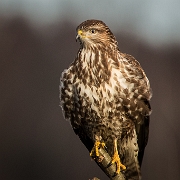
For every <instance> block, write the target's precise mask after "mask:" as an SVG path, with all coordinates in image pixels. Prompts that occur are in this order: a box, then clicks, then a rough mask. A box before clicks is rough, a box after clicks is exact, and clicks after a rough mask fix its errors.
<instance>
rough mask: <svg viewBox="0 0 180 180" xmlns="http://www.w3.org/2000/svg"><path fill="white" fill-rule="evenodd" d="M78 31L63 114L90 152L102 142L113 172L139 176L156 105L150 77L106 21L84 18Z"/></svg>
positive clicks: (63, 89) (63, 87)
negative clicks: (122, 49) (151, 118)
mask: <svg viewBox="0 0 180 180" xmlns="http://www.w3.org/2000/svg"><path fill="white" fill-rule="evenodd" d="M76 32H77V36H76V40H78V41H79V42H80V48H79V50H78V52H77V55H76V57H75V59H74V61H73V62H72V63H71V64H70V66H69V67H68V68H67V69H65V70H64V71H63V72H62V75H61V78H60V86H59V89H60V105H61V107H62V110H63V114H64V117H65V119H66V120H68V121H70V123H71V126H72V128H73V130H74V132H75V133H76V134H77V135H78V136H79V138H80V139H81V140H82V141H83V143H84V144H85V145H86V146H87V147H88V149H89V151H90V156H91V157H93V156H95V157H96V156H99V148H103V149H105V150H106V151H107V152H108V154H109V155H110V156H111V157H112V162H111V163H114V164H115V165H116V172H115V174H119V173H120V172H121V173H123V174H124V176H125V178H126V179H127V180H140V179H141V170H140V167H141V164H142V159H143V155H144V150H145V147H146V145H147V142H148V136H149V123H150V118H149V116H150V114H151V111H152V110H151V106H150V99H151V97H152V90H151V87H150V82H149V80H148V78H147V76H146V74H145V72H144V70H143V69H142V67H141V65H140V63H139V62H138V61H137V60H136V59H135V58H134V57H133V56H131V55H129V54H126V53H123V52H121V51H120V49H119V47H118V42H117V40H116V37H115V36H114V34H113V33H112V31H111V30H110V28H109V27H108V26H107V25H106V24H105V23H104V22H103V21H101V20H95V19H90V20H86V21H84V22H82V23H81V24H80V25H79V26H78V27H77V28H76ZM89 142H91V143H89Z"/></svg>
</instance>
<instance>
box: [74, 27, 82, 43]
mask: <svg viewBox="0 0 180 180" xmlns="http://www.w3.org/2000/svg"><path fill="white" fill-rule="evenodd" d="M82 34H83V32H82V30H78V32H77V36H76V42H77V40H79V39H80V38H81V37H82V36H83V35H82Z"/></svg>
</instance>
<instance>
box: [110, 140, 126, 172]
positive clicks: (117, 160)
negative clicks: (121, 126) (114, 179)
mask: <svg viewBox="0 0 180 180" xmlns="http://www.w3.org/2000/svg"><path fill="white" fill-rule="evenodd" d="M113 163H116V174H119V173H120V170H121V168H122V169H123V170H125V169H126V166H124V165H123V164H122V163H121V160H120V157H119V154H118V148H117V139H115V140H114V155H113V157H112V161H111V164H110V165H112V164H113Z"/></svg>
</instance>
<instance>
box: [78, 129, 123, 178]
mask: <svg viewBox="0 0 180 180" xmlns="http://www.w3.org/2000/svg"><path fill="white" fill-rule="evenodd" d="M75 132H76V131H75ZM76 133H77V132H76ZM81 133H82V134H83V135H80V136H79V137H81V138H80V139H81V141H82V143H83V144H84V145H85V146H86V148H87V149H88V150H89V152H91V150H92V148H93V146H94V144H93V142H92V140H91V139H90V138H89V137H88V136H85V133H84V132H83V130H82V129H81V130H80V129H78V133H77V134H81ZM94 160H95V162H96V163H97V164H98V166H99V167H100V168H101V169H102V170H103V171H104V173H105V174H106V175H107V176H108V177H109V178H110V180H125V177H124V174H123V173H121V172H120V173H119V174H117V175H116V174H115V172H116V164H112V165H110V164H111V161H112V158H111V157H110V155H109V154H108V153H107V151H106V150H105V149H104V148H99V157H96V158H94Z"/></svg>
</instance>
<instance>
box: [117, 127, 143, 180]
mask: <svg viewBox="0 0 180 180" xmlns="http://www.w3.org/2000/svg"><path fill="white" fill-rule="evenodd" d="M129 136H131V137H129ZM129 136H128V137H126V138H123V140H122V142H121V151H120V154H121V155H122V162H123V164H124V165H125V166H126V170H125V172H124V174H125V177H126V180H141V171H140V166H139V161H138V151H139V148H138V143H137V135H136V131H135V130H134V131H133V134H131V135H129Z"/></svg>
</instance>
